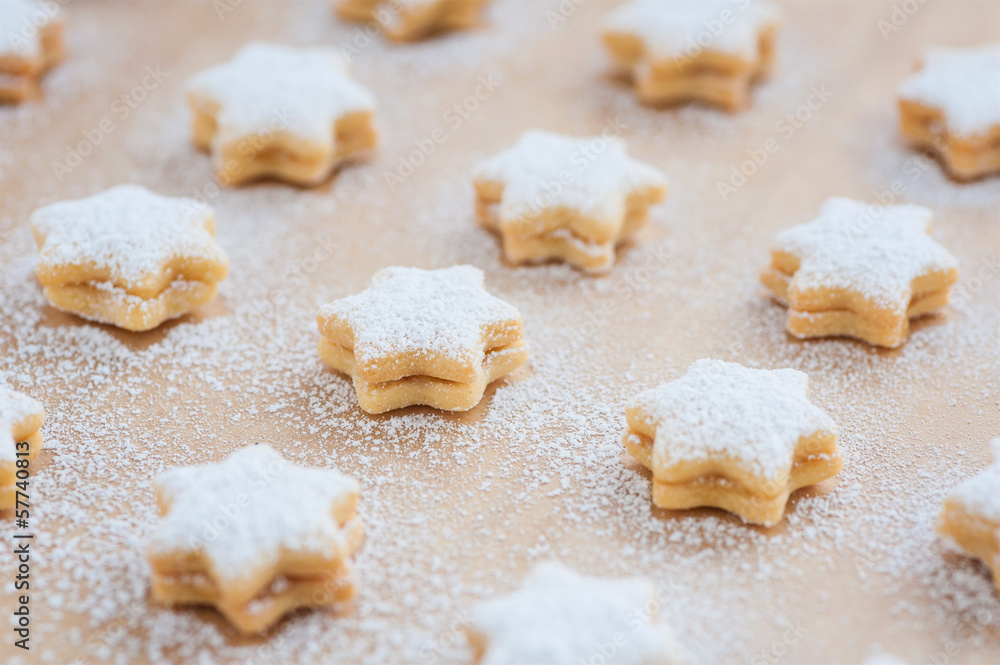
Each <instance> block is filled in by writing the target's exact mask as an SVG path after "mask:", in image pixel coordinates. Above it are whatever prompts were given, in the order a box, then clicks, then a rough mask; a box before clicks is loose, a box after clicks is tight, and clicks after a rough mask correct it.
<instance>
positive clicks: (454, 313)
mask: <svg viewBox="0 0 1000 665" xmlns="http://www.w3.org/2000/svg"><path fill="white" fill-rule="evenodd" d="M317 324H318V326H319V329H320V334H321V338H320V341H319V347H318V348H319V354H320V356H321V357H322V358H323V360H324V361H325V362H326V363H327V364H329V365H330V366H332V367H333V368H334V369H336V370H338V371H340V372H343V373H344V374H347V375H348V376H351V377H353V380H354V386H355V389H356V391H357V395H358V401H359V404H360V406H361V408H362V409H364V410H365V411H368V412H369V413H382V412H384V411H389V410H392V409H396V408H401V407H403V406H410V405H414V404H426V405H428V406H433V407H435V408H439V409H445V410H461V411H464V410H468V409H470V408H472V407H473V406H475V405H476V404H477V403H478V402H479V401H480V400H481V399H482V397H483V392H484V391H485V388H486V385H488V384H489V383H491V382H492V381H495V380H496V379H498V378H500V377H501V376H503V375H505V374H508V373H510V372H512V371H513V370H514V369H516V368H517V367H519V366H520V365H522V364H524V362H525V361H526V360H527V356H528V348H527V345H526V343H525V342H524V333H523V326H522V323H521V315H520V313H519V312H518V311H517V309H516V308H515V307H514V306H513V305H510V304H509V303H506V302H504V301H503V300H500V299H499V298H496V297H494V296H492V295H490V293H489V292H488V291H486V289H485V288H484V287H483V273H482V271H481V270H479V269H478V268H475V267H473V266H467V265H459V266H452V267H450V268H444V269H441V270H422V269H419V268H405V267H390V268H384V269H383V270H381V271H379V272H378V273H377V274H376V275H375V277H374V278H373V279H372V282H371V285H370V286H369V287H368V288H367V289H365V290H364V291H362V292H361V293H358V294H356V295H353V296H348V297H347V298H343V299H341V300H338V301H335V302H333V303H330V304H328V305H324V306H323V307H322V308H321V309H320V311H319V314H318V315H317Z"/></svg>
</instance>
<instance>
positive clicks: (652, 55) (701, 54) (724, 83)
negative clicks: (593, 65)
mask: <svg viewBox="0 0 1000 665" xmlns="http://www.w3.org/2000/svg"><path fill="white" fill-rule="evenodd" d="M780 20H781V10H780V8H779V7H778V5H776V4H775V3H773V2H770V1H769V0H746V1H745V2H742V3H733V2H728V1H727V0H709V1H705V0H702V1H700V2H689V1H688V0H632V2H630V3H628V4H626V5H625V6H623V7H621V8H619V9H617V10H615V11H614V12H612V13H611V15H610V16H609V17H608V20H607V22H606V24H605V28H604V43H605V45H606V46H607V47H608V50H609V51H610V52H611V55H612V57H613V58H614V60H615V62H616V63H617V64H618V65H619V66H620V67H621V68H622V69H623V70H624V71H625V72H627V73H628V75H629V76H630V77H631V78H632V80H633V82H634V84H635V87H636V93H637V94H638V96H639V99H640V100H642V101H643V102H645V103H647V104H654V105H661V104H662V105H665V104H675V103H678V102H689V101H699V102H705V103H708V104H715V105H717V106H721V107H722V108H725V109H728V110H730V111H739V110H742V109H744V108H746V107H747V106H749V104H750V91H751V88H752V87H753V84H754V82H755V81H758V80H760V79H762V78H763V77H765V76H767V74H768V73H769V72H770V70H771V65H772V61H773V59H774V42H775V35H776V32H777V28H778V24H779V22H780Z"/></svg>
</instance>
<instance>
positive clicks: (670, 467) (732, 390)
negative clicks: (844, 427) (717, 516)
mask: <svg viewBox="0 0 1000 665" xmlns="http://www.w3.org/2000/svg"><path fill="white" fill-rule="evenodd" d="M808 389H809V377H808V376H807V375H806V374H805V373H803V372H799V371H797V370H793V369H779V370H764V369H751V368H749V367H743V366H742V365H738V364H736V363H729V362H723V361H721V360H708V359H705V360H699V361H697V362H695V363H694V364H693V365H691V367H690V368H689V369H688V371H687V373H686V374H685V375H684V376H682V377H681V378H679V379H677V380H675V381H671V382H669V383H665V384H662V385H660V386H658V387H656V388H653V389H652V390H647V391H645V392H643V393H640V394H639V395H638V396H637V397H635V398H634V399H633V400H632V401H631V402H629V403H628V406H627V407H626V409H625V416H626V419H627V420H628V431H627V432H626V433H625V436H624V438H623V443H624V444H625V448H626V450H628V451H629V453H630V454H631V455H632V456H633V457H634V458H635V459H636V460H638V461H639V463H640V464H642V465H643V466H645V467H646V468H648V469H649V470H650V471H652V473H653V503H655V504H656V505H657V506H660V507H661V508H671V509H680V508H694V507H697V506H715V507H717V508H723V509H725V510H728V511H730V512H732V513H736V514H737V515H739V516H740V517H742V518H743V519H744V520H745V521H747V522H751V523H753V524H763V525H765V526H772V525H774V524H777V523H778V522H779V521H780V520H781V518H782V516H783V515H784V512H785V504H786V503H787V502H788V497H789V495H790V494H791V493H792V492H794V491H795V490H797V489H799V488H800V487H805V486H807V485H813V484H815V483H818V482H820V481H822V480H825V479H826V478H830V477H832V476H834V475H836V474H837V473H839V472H840V469H841V467H842V466H843V459H842V458H841V456H840V450H839V449H838V447H837V427H836V425H835V424H834V422H833V420H832V419H831V418H830V416H828V415H826V413H824V412H823V411H822V410H821V409H820V408H819V407H817V406H815V405H813V404H812V403H810V402H809V400H808V397H807V395H808Z"/></svg>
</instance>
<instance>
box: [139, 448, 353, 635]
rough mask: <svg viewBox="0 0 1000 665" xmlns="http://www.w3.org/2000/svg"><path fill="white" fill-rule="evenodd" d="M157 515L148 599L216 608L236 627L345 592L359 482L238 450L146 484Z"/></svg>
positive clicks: (247, 628) (262, 625) (267, 622)
mask: <svg viewBox="0 0 1000 665" xmlns="http://www.w3.org/2000/svg"><path fill="white" fill-rule="evenodd" d="M153 487H154V490H155V492H156V501H157V505H158V506H159V511H160V515H161V517H162V520H161V521H160V524H159V526H158V528H157V530H156V532H155V533H154V535H153V538H152V540H151V541H150V543H149V547H148V550H147V554H148V556H149V561H150V563H151V564H152V568H153V597H154V598H156V599H157V600H160V601H163V602H166V603H172V604H198V605H213V606H215V607H216V608H217V609H218V610H219V611H220V612H221V613H222V614H223V615H225V617H226V618H227V619H229V621H230V622H231V623H232V624H233V625H234V626H236V628H237V629H239V630H240V631H241V632H243V633H257V632H261V631H263V630H265V629H266V628H268V627H269V626H271V625H272V624H273V623H275V622H276V621H277V620H278V619H279V618H280V617H281V616H283V615H284V614H286V613H288V612H290V611H292V610H294V609H296V608H299V607H317V606H323V605H332V604H334V603H337V602H340V601H343V600H348V599H350V598H351V597H353V596H354V579H353V575H352V573H351V568H350V563H349V559H350V557H351V556H352V555H353V554H354V553H355V552H356V551H357V550H358V549H359V548H360V546H361V542H362V539H363V529H362V526H361V522H360V520H359V519H358V516H357V514H356V512H355V511H356V509H357V504H358V496H359V492H360V490H359V487H358V483H357V482H356V481H354V480H353V479H351V478H348V477H347V476H345V475H343V474H341V473H339V472H337V471H334V470H331V469H311V468H306V467H300V466H296V465H294V464H291V463H289V462H287V461H286V460H285V459H284V458H283V457H282V456H281V455H280V454H279V453H277V452H276V451H275V450H273V449H272V448H271V447H270V446H266V445H255V446H247V447H246V448H243V449H241V450H239V451H237V452H235V453H233V454H232V455H231V456H230V457H229V458H228V459H226V460H225V461H224V462H219V463H217V464H200V465H196V466H189V467H182V468H176V469H171V470H170V471H167V472H166V473H164V474H162V475H160V476H158V477H157V478H156V481H155V482H154V485H153Z"/></svg>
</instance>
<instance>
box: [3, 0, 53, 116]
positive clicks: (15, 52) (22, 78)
mask: <svg viewBox="0 0 1000 665" xmlns="http://www.w3.org/2000/svg"><path fill="white" fill-rule="evenodd" d="M62 36H63V18H62V10H61V9H59V5H58V4H56V3H55V2H34V1H33V0H0V102H14V103H17V102H22V101H25V100H27V99H32V98H34V97H37V96H38V95H39V93H40V91H41V89H40V88H39V80H40V79H41V78H42V76H43V75H44V74H45V72H47V71H48V70H49V69H50V68H51V67H52V66H53V65H55V64H56V63H58V62H59V61H60V60H62V58H63V55H64V53H65V51H64V50H63V38H62Z"/></svg>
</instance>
